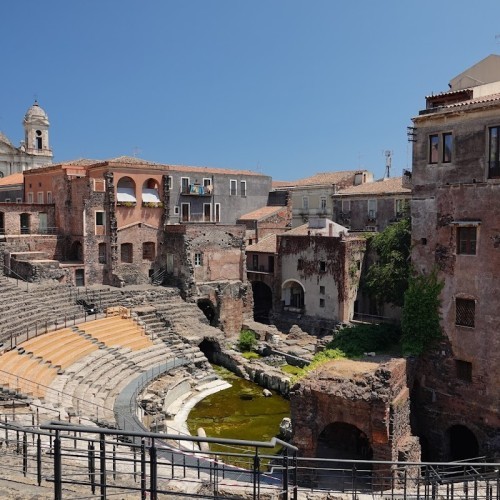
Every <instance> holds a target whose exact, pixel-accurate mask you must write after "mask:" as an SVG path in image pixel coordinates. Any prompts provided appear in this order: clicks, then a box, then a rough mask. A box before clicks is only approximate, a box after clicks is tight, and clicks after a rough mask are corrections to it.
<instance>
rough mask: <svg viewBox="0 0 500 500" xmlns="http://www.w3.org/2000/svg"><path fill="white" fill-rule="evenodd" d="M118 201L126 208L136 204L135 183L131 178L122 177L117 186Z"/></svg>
mask: <svg viewBox="0 0 500 500" xmlns="http://www.w3.org/2000/svg"><path fill="white" fill-rule="evenodd" d="M116 201H117V202H118V203H123V204H125V206H128V205H129V204H135V203H136V201H137V200H136V198H135V182H134V180H133V179H132V178H131V177H122V178H121V179H120V180H119V181H118V184H117V185H116Z"/></svg>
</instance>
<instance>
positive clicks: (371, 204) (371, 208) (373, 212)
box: [368, 200, 377, 219]
mask: <svg viewBox="0 0 500 500" xmlns="http://www.w3.org/2000/svg"><path fill="white" fill-rule="evenodd" d="M375 217H377V200H368V218H369V219H375Z"/></svg>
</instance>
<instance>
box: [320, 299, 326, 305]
mask: <svg viewBox="0 0 500 500" xmlns="http://www.w3.org/2000/svg"><path fill="white" fill-rule="evenodd" d="M319 307H325V299H319Z"/></svg>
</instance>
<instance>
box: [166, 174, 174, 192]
mask: <svg viewBox="0 0 500 500" xmlns="http://www.w3.org/2000/svg"><path fill="white" fill-rule="evenodd" d="M173 183H174V179H173V177H172V176H171V175H167V185H166V190H167V191H172V185H173Z"/></svg>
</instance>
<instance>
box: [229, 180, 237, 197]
mask: <svg viewBox="0 0 500 500" xmlns="http://www.w3.org/2000/svg"><path fill="white" fill-rule="evenodd" d="M237 191H238V181H236V180H235V179H231V180H230V181H229V196H236V194H237Z"/></svg>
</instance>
